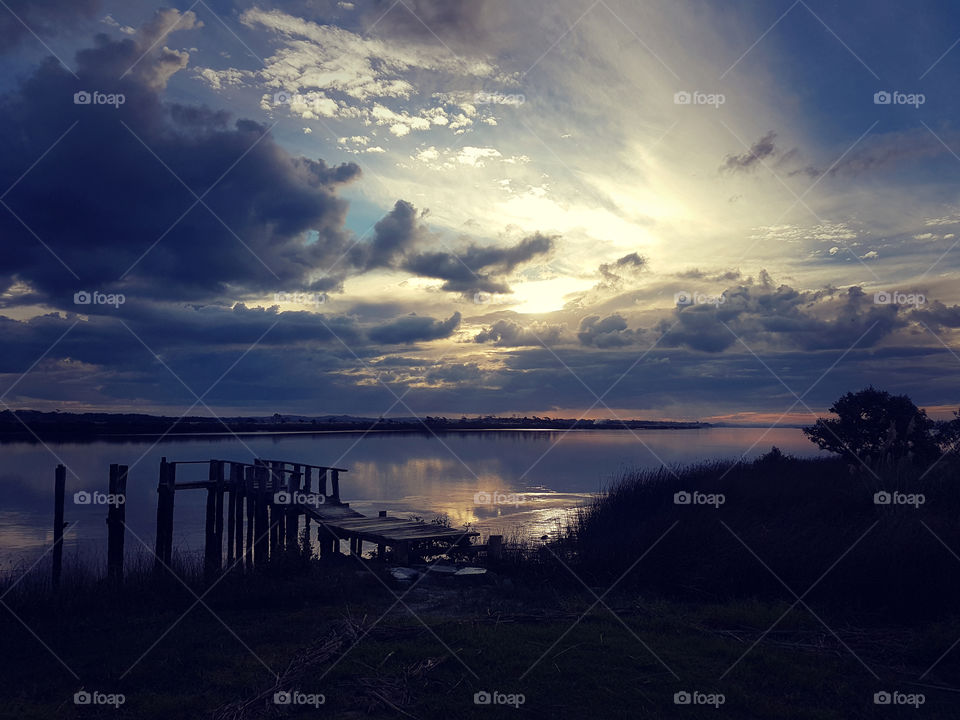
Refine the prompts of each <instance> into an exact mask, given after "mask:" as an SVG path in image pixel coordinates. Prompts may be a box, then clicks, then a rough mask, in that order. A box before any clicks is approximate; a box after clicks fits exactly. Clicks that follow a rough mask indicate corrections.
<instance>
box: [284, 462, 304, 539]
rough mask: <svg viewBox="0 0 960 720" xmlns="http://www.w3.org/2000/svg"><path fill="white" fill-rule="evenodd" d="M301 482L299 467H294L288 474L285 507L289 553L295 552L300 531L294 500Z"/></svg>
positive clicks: (298, 516) (298, 514) (298, 507)
mask: <svg viewBox="0 0 960 720" xmlns="http://www.w3.org/2000/svg"><path fill="white" fill-rule="evenodd" d="M302 480H303V476H302V475H301V474H300V466H299V465H294V466H293V471H292V472H291V473H290V480H289V481H288V483H287V491H288V492H289V493H290V501H291V502H290V505H288V506H287V517H286V524H285V527H286V531H287V539H286V543H285V545H286V547H287V550H288V551H289V552H291V553H292V552H296V550H297V539H298V538H297V534H298V532H297V531H298V530H299V529H300V522H299V521H300V506H299V505H298V504H297V503H296V502H295V500H294V498H295V497H296V496H297V495H298V494H299V493H300V484H301V482H302Z"/></svg>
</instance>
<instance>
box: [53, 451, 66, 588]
mask: <svg viewBox="0 0 960 720" xmlns="http://www.w3.org/2000/svg"><path fill="white" fill-rule="evenodd" d="M66 484H67V468H66V467H65V466H64V465H57V470H56V473H55V475H54V481H53V589H54V590H59V589H60V573H61V571H62V570H63V528H64V522H63V494H64V489H65V488H66Z"/></svg>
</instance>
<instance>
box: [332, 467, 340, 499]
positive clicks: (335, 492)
mask: <svg viewBox="0 0 960 720" xmlns="http://www.w3.org/2000/svg"><path fill="white" fill-rule="evenodd" d="M330 495H331V497H332V498H333V502H335V503H339V502H340V471H339V470H331V471H330Z"/></svg>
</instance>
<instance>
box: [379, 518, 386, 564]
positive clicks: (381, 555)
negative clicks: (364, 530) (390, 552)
mask: <svg viewBox="0 0 960 720" xmlns="http://www.w3.org/2000/svg"><path fill="white" fill-rule="evenodd" d="M386 516H387V511H386V510H381V511H380V512H378V513H377V517H382V518H385V517H386ZM386 554H387V546H386V545H377V560H380V561H381V562H382V561H383V558H384V556H385V555H386Z"/></svg>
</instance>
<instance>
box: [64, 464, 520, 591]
mask: <svg viewBox="0 0 960 720" xmlns="http://www.w3.org/2000/svg"><path fill="white" fill-rule="evenodd" d="M186 465H207V474H206V477H207V479H206V480H190V481H178V480H177V468H178V467H179V466H186ZM342 472H347V471H346V470H345V469H344V468H337V467H327V466H323V465H311V464H308V463H294V462H288V461H285V460H266V459H260V458H258V459H255V460H254V461H253V462H252V463H246V462H236V461H232V460H217V459H213V460H187V461H175V462H169V461H167V458H165V457H164V458H162V459H161V461H160V480H159V483H158V484H157V528H156V545H155V549H154V554H155V556H156V557H155V562H154V568H155V570H158V571H162V570H166V569H170V567H171V564H172V560H173V528H174V508H175V506H176V503H175V499H176V497H177V492H181V491H184V490H206V491H207V497H206V513H205V527H204V563H203V564H204V575H205V576H206V577H207V578H208V579H209V578H212V577H214V576H216V575H218V574H219V573H220V572H222V571H223V569H224V560H226V566H227V569H228V570H239V571H243V570H246V571H252V570H253V569H255V568H256V567H260V566H263V565H265V564H267V563H268V562H270V561H271V560H273V559H276V558H278V557H281V556H283V555H286V554H293V553H297V554H302V555H303V556H305V557H310V556H312V554H313V547H312V545H311V539H310V536H311V526H312V524H313V523H316V525H317V536H316V537H317V543H318V550H319V553H320V556H321V557H323V556H326V555H330V554H334V553H337V552H338V551H339V549H340V543H341V541H342V540H346V541H347V544H348V547H349V550H350V553H351V554H354V555H358V556H362V554H363V551H364V543H365V542H366V543H371V544H372V545H374V546H375V548H376V554H377V557H378V558H379V559H381V560H382V559H385V557H386V550H387V548H390V549H391V550H392V551H393V553H394V557H395V558H396V559H397V560H398V561H399V562H408V561H409V559H410V557H411V550H412V549H413V548H415V547H417V548H418V547H423V546H425V545H426V546H430V547H436V546H439V547H440V548H441V549H443V550H445V551H446V552H449V553H450V554H461V555H475V554H476V553H477V552H483V553H485V554H486V555H487V557H488V558H490V559H496V558H497V557H498V556H499V554H500V550H501V547H502V538H501V536H499V535H493V536H491V537H490V539H489V542H488V543H487V544H485V545H474V544H472V542H471V541H472V539H473V538H475V537H477V536H478V535H479V533H476V532H473V531H464V530H456V529H453V528H448V527H443V526H440V525H434V524H427V523H418V522H413V521H411V520H405V519H402V518H398V517H388V516H387V513H386V511H383V510H382V511H380V513H379V515H378V517H375V518H373V517H366V516H364V515H361V514H360V513H358V512H356V511H355V510H353V509H351V508H350V505H349V503H345V502H343V501H341V499H340V473H342ZM127 474H128V467H127V466H126V465H111V466H110V480H109V486H108V487H109V494H110V496H112V497H113V498H115V499H116V498H120V500H119V501H115V502H110V503H108V510H107V527H108V538H107V577H108V579H109V580H110V581H112V582H115V583H120V582H122V580H123V544H124V543H123V541H124V534H125V529H126V519H125V518H126V515H125V513H126V490H127ZM181 474H185V473H181ZM65 480H66V468H65V467H64V466H63V465H59V466H57V470H56V477H55V484H54V489H55V498H54V546H53V584H54V587H57V586H58V585H59V582H60V574H61V568H62V557H63V529H64V522H63V510H64V508H63V500H64V498H63V495H64V486H65ZM225 496H226V497H225ZM224 500H226V503H225V502H224ZM224 509H226V527H224ZM224 530H226V538H224ZM224 546H226V547H225V548H224ZM224 549H226V552H225V553H224Z"/></svg>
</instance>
